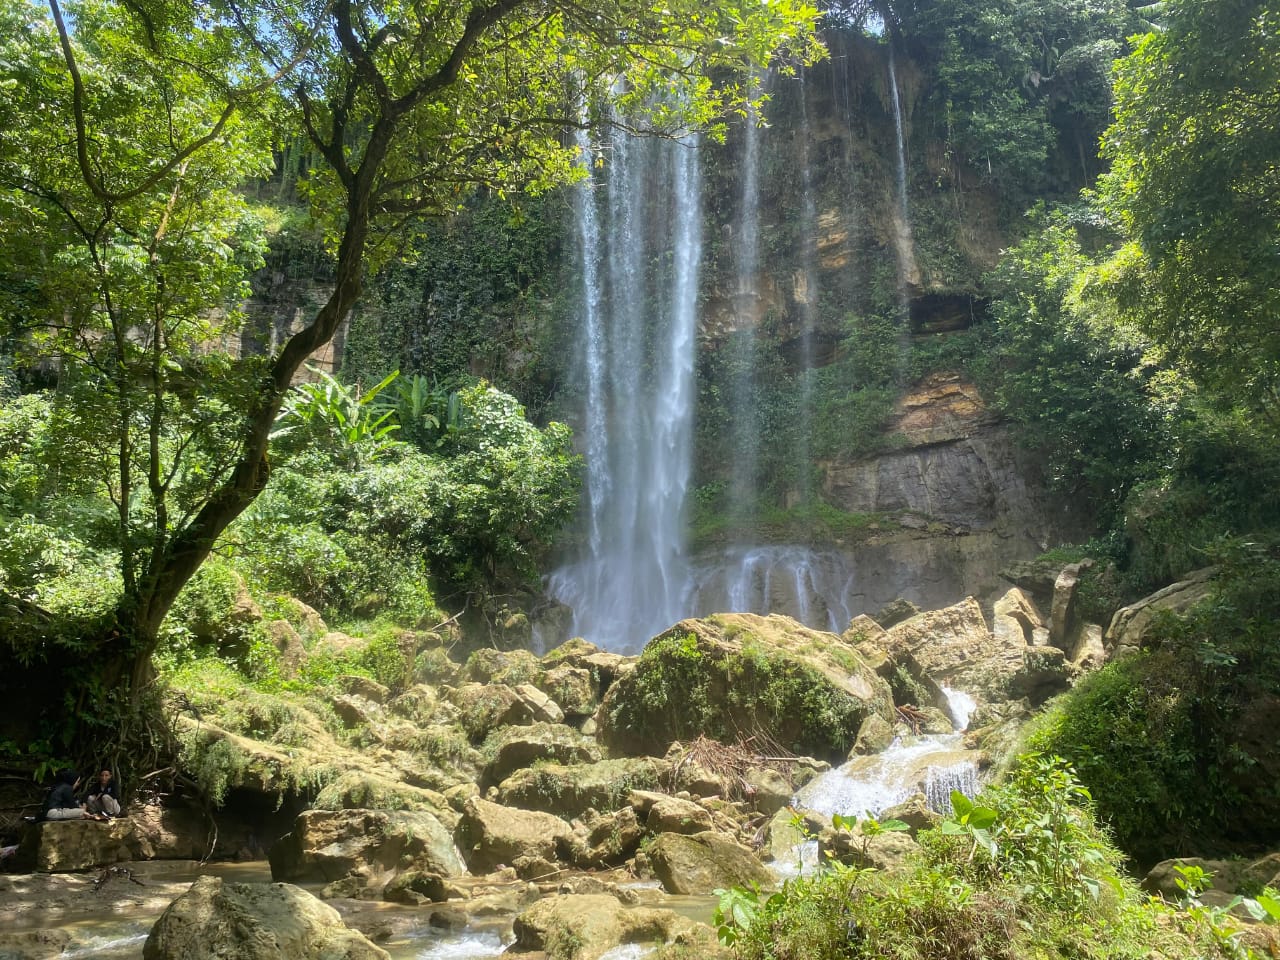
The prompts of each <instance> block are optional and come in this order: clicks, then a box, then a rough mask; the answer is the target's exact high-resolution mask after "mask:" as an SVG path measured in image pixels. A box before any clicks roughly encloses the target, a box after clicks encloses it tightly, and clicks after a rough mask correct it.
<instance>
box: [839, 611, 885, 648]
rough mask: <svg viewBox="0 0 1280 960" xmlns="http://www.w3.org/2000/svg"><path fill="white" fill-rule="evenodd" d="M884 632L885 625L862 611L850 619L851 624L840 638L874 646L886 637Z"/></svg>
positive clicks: (855, 643)
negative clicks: (881, 624)
mask: <svg viewBox="0 0 1280 960" xmlns="http://www.w3.org/2000/svg"><path fill="white" fill-rule="evenodd" d="M884 634H885V631H884V627H882V626H880V624H878V623H876V621H875V620H873V619H872V618H871V617H869V616H867V615H866V614H865V613H860V614H858V615H857V616H856V617H854V618H853V619H852V620H850V621H849V626H847V627H845V630H844V633H842V634H840V639H841V640H843V641H844V642H845V643H852V644H854V645H855V646H857V645H859V644H864V643H866V644H871V645H872V646H874V645H876V644H877V643H878V642H879V641H880V640H881V639H882V638H883V637H884Z"/></svg>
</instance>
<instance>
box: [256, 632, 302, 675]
mask: <svg viewBox="0 0 1280 960" xmlns="http://www.w3.org/2000/svg"><path fill="white" fill-rule="evenodd" d="M262 630H263V632H264V633H266V635H267V639H268V640H270V641H271V645H272V646H273V647H275V648H276V653H277V654H278V655H279V657H280V675H281V676H282V677H284V678H285V679H286V680H287V679H290V678H292V677H295V676H297V675H298V668H299V667H301V666H302V663H303V661H305V660H306V659H307V650H306V647H305V646H303V643H302V637H300V636H299V635H298V631H297V630H295V629H294V628H293V624H291V623H290V622H289V621H288V620H268V621H267V622H266V623H264V624H262Z"/></svg>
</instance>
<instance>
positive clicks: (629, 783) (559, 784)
mask: <svg viewBox="0 0 1280 960" xmlns="http://www.w3.org/2000/svg"><path fill="white" fill-rule="evenodd" d="M669 769H670V768H669V767H668V765H667V764H666V763H665V762H664V761H662V760H657V759H655V758H652V757H637V758H632V759H625V760H601V761H599V762H598V763H578V764H569V765H564V764H558V763H547V764H543V765H541V766H538V767H532V768H529V769H524V770H517V771H516V772H515V773H513V774H512V775H511V776H510V777H508V778H507V779H506V780H504V781H503V782H502V784H501V786H499V788H498V802H499V803H503V804H507V805H509V806H513V807H522V808H523V809H525V810H542V811H545V812H547V813H551V812H555V813H557V814H560V815H561V816H566V817H577V816H581V815H582V814H583V813H585V812H586V811H587V810H588V809H595V810H601V811H609V810H616V809H617V808H618V807H620V806H622V805H623V804H624V803H626V800H627V795H628V794H629V793H630V792H631V791H632V790H636V789H640V790H652V789H653V788H655V787H657V786H658V785H659V784H660V783H661V782H662V781H663V778H664V777H665V776H666V775H667V772H668V770H669Z"/></svg>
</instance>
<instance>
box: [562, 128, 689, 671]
mask: <svg viewBox="0 0 1280 960" xmlns="http://www.w3.org/2000/svg"><path fill="white" fill-rule="evenodd" d="M581 144H582V145H583V147H584V158H585V159H584V162H588V163H589V162H590V158H591V157H592V155H593V153H594V150H593V149H592V145H590V144H587V143H586V141H581ZM594 147H595V150H598V151H599V152H600V155H601V156H603V157H604V158H605V164H604V169H603V173H601V174H599V175H596V176H593V177H592V178H591V179H590V180H588V181H587V182H586V183H585V184H584V185H583V186H582V187H581V189H580V193H579V196H578V198H577V203H576V220H577V234H578V245H579V249H580V256H581V261H582V278H583V289H582V309H581V323H582V328H581V337H580V342H581V343H582V344H583V350H584V352H585V357H584V361H583V366H584V367H585V377H584V379H585V384H584V397H583V411H582V417H583V421H582V422H583V424H584V429H583V433H584V434H585V437H584V442H585V449H584V455H585V459H586V461H587V463H586V467H587V471H586V472H587V477H586V483H587V490H586V498H585V500H586V511H587V517H586V521H585V525H586V530H587V537H586V540H585V542H584V544H583V546H582V549H581V551H580V553H579V555H578V556H577V557H575V558H573V559H572V560H571V561H570V562H568V563H566V564H565V565H564V566H562V567H560V568H559V569H557V570H555V571H554V572H552V573H551V574H550V575H549V576H548V578H547V589H548V593H549V594H550V595H551V596H553V597H555V598H556V599H557V600H560V601H561V602H563V603H565V604H567V605H568V606H570V607H571V608H573V612H574V621H573V625H572V631H573V633H574V634H576V635H582V636H586V637H589V638H590V639H592V640H593V641H595V642H597V643H599V644H601V645H603V646H606V647H609V648H610V649H619V650H626V649H634V648H636V647H638V646H640V645H641V644H643V643H644V642H645V641H646V640H648V639H649V637H650V636H652V635H653V634H655V633H657V632H658V631H659V630H661V629H664V628H665V627H667V626H670V625H671V624H672V623H673V622H675V621H676V620H678V619H679V618H680V616H681V610H680V607H679V601H680V597H681V595H682V593H683V592H684V589H685V585H686V583H687V581H688V571H687V559H686V556H685V549H684V520H685V517H684V506H685V496H686V493H687V489H688V485H689V474H690V469H691V461H692V434H693V419H692V410H693V399H694V397H693V391H694V380H693V368H694V356H695V345H696V336H695V334H696V329H697V311H696V305H697V293H698V274H699V269H700V266H701V259H702V186H701V176H700V172H699V166H698V162H699V151H698V145H697V140H696V138H694V137H687V138H685V139H682V140H673V141H659V140H648V139H639V138H634V137H630V136H628V135H626V134H624V133H616V134H614V135H613V136H612V137H611V138H610V139H609V140H607V141H605V142H602V143H599V144H596V145H594ZM594 172H595V171H594V169H593V174H594Z"/></svg>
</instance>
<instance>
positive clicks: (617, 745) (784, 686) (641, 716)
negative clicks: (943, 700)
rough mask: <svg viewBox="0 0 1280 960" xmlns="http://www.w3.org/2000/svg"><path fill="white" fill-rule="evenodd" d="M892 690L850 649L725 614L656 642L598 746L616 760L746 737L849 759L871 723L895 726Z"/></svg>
mask: <svg viewBox="0 0 1280 960" xmlns="http://www.w3.org/2000/svg"><path fill="white" fill-rule="evenodd" d="M891 706H892V704H891V695H890V693H889V689H888V686H887V685H886V684H885V683H884V681H883V680H881V679H880V677H878V676H877V675H876V674H875V672H874V671H872V670H871V669H870V668H869V667H868V666H867V665H866V663H865V662H864V661H863V660H862V659H861V657H859V656H858V654H857V653H856V652H854V650H853V648H851V647H850V646H849V645H848V644H845V643H843V642H842V641H841V640H840V638H839V637H836V636H834V635H833V634H829V633H822V632H820V631H816V630H811V629H809V628H807V627H805V626H803V625H801V624H800V623H798V622H797V621H795V620H792V619H790V618H789V617H781V616H770V617H759V616H755V615H753V614H719V615H716V616H713V617H707V618H705V619H693V620H682V621H681V622H680V623H678V624H676V625H675V626H674V627H672V628H671V629H670V630H668V631H667V632H665V633H663V634H661V635H660V636H658V637H656V638H654V639H653V640H652V641H650V643H649V645H648V646H647V647H646V648H645V651H644V653H643V654H642V655H641V657H640V659H639V661H637V663H636V666H635V668H634V669H633V670H632V671H631V672H630V673H628V674H626V675H625V676H622V677H620V678H619V679H618V680H617V681H616V682H615V683H614V685H613V686H612V687H611V688H610V689H609V692H608V694H607V695H606V697H605V700H604V703H603V704H602V705H601V710H600V714H599V719H600V727H599V732H598V736H599V738H600V740H601V742H602V743H604V744H605V745H606V747H607V748H608V749H609V750H610V752H611V753H614V754H624V755H635V754H641V753H650V754H658V753H663V752H665V751H666V749H667V748H668V747H669V746H670V745H671V743H673V742H674V741H677V740H689V739H693V738H694V737H697V736H699V735H704V734H705V735H706V736H709V737H712V738H713V739H719V740H721V741H723V742H732V741H734V740H737V739H740V738H741V737H742V735H743V731H752V732H760V733H763V734H766V735H767V736H768V737H770V738H771V739H772V740H773V741H775V742H777V743H778V744H780V745H781V746H782V747H784V748H785V749H788V750H791V751H794V752H796V753H802V754H809V755H813V756H818V757H843V756H844V755H845V753H847V752H848V750H849V747H850V746H851V745H852V744H853V741H854V740H855V738H856V737H857V733H858V728H859V727H860V726H861V725H862V722H863V721H864V720H865V719H866V718H867V717H868V716H869V715H871V714H873V713H880V714H882V715H884V716H885V718H886V719H888V717H889V711H890V709H891Z"/></svg>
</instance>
